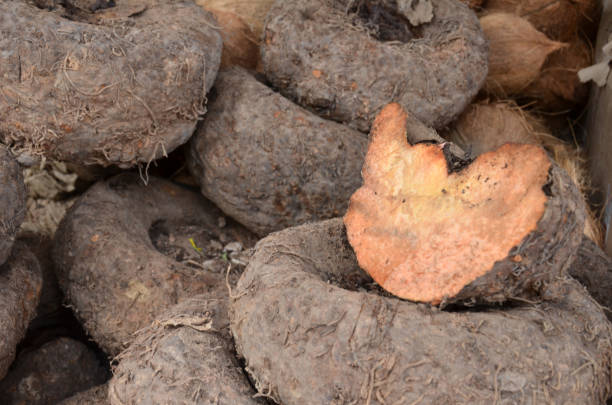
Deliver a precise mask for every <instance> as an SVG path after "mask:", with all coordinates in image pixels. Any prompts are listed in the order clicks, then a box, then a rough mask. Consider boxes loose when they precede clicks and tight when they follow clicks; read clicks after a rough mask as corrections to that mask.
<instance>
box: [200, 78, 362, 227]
mask: <svg viewBox="0 0 612 405" xmlns="http://www.w3.org/2000/svg"><path fill="white" fill-rule="evenodd" d="M215 89H216V90H215V91H216V97H215V98H214V100H212V101H211V102H210V111H209V114H208V115H207V117H206V119H205V120H204V122H203V124H202V126H201V127H200V128H199V129H198V132H197V133H196V135H195V136H194V138H193V139H192V140H191V142H190V150H189V156H188V163H189V166H190V169H191V172H192V174H193V175H194V177H195V178H197V179H198V182H199V183H200V186H201V189H202V193H203V194H204V195H205V196H206V197H207V198H210V199H211V200H212V201H213V202H214V203H215V204H217V205H218V206H219V208H221V209H222V210H223V211H224V212H225V213H226V214H228V215H229V216H231V217H232V218H234V219H236V220H237V221H238V222H240V223H242V224H243V225H245V226H246V227H247V228H249V229H251V230H252V231H254V232H256V233H257V234H260V235H264V234H267V233H270V232H272V231H276V230H280V229H283V228H286V227H288V226H293V225H298V224H302V223H305V222H308V221H316V220H321V219H328V218H333V217H336V216H339V215H342V213H344V211H345V210H346V207H347V206H348V200H349V197H350V195H351V194H352V193H353V192H354V191H355V190H356V189H357V188H358V187H359V185H360V184H361V177H360V170H361V165H362V164H363V158H364V156H365V151H366V148H367V138H366V137H365V136H364V135H363V134H361V133H360V132H358V131H355V130H352V129H350V128H348V127H345V126H342V125H339V124H337V123H335V122H332V121H326V120H323V119H321V118H319V117H317V116H315V115H314V114H312V113H310V112H308V111H306V110H304V109H303V108H301V107H299V106H297V105H295V104H293V103H292V102H291V101H289V100H287V99H286V98H284V97H283V96H281V95H280V94H278V93H275V92H274V91H272V90H271V89H270V88H268V87H267V86H265V85H264V84H262V83H260V82H258V81H257V80H256V79H255V78H254V77H253V76H251V75H250V74H249V73H247V72H246V71H245V70H242V69H239V68H234V69H231V70H229V71H227V72H222V73H220V74H219V78H218V80H217V82H216V83H215Z"/></svg>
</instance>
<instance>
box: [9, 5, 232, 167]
mask: <svg viewBox="0 0 612 405" xmlns="http://www.w3.org/2000/svg"><path fill="white" fill-rule="evenodd" d="M64 3H65V4H66V5H68V4H73V5H74V4H81V3H83V4H81V5H82V6H83V7H85V8H87V7H88V6H87V5H85V3H89V2H88V1H74V0H72V1H66V2H64ZM92 6H93V4H92ZM70 10H72V11H70ZM70 10H68V9H67V10H66V13H64V12H62V11H61V10H59V7H58V10H56V11H53V12H49V11H48V10H46V9H45V10H43V9H39V8H37V7H36V6H34V5H31V4H28V3H27V2H26V1H25V0H15V1H2V2H0V31H2V37H1V38H0V77H1V78H2V91H1V92H0V94H1V95H0V141H1V142H3V143H5V144H9V145H11V146H12V147H13V148H14V149H16V150H19V151H20V152H21V153H23V154H24V155H28V156H31V155H36V156H44V157H46V158H53V159H57V160H62V161H69V162H72V163H78V164H84V165H94V164H99V165H103V166H109V165H118V166H121V167H122V168H127V167H131V166H134V165H136V164H138V163H139V162H145V163H147V162H150V161H152V160H154V159H157V158H159V157H161V156H164V155H165V154H167V153H169V152H171V151H172V150H173V149H175V148H177V147H178V146H179V145H181V144H183V143H185V142H187V140H188V139H189V137H190V136H191V135H192V134H193V131H194V130H195V127H196V124H197V122H198V120H199V119H201V117H202V116H203V114H204V112H205V107H204V104H205V100H206V93H207V91H208V90H209V89H210V88H211V87H212V84H213V82H214V79H215V77H216V75H217V70H218V68H219V63H220V60H221V50H222V41H221V37H220V36H219V33H218V32H217V30H216V29H215V28H214V27H215V20H214V19H213V17H212V15H211V14H210V13H208V12H207V11H205V10H203V9H202V8H201V7H199V6H196V5H195V4H193V2H188V1H181V0H166V1H157V0H155V1H153V0H151V1H146V2H140V1H138V0H122V1H121V2H119V3H118V4H117V6H116V7H111V8H104V9H101V10H98V11H97V12H96V13H91V12H89V11H88V10H83V9H81V8H77V7H76V6H75V7H73V8H72V9H70ZM71 13H72V14H71ZM67 17H69V18H67Z"/></svg>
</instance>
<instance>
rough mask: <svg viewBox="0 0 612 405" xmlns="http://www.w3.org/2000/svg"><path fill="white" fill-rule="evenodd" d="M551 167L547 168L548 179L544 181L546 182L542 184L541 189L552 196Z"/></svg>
mask: <svg viewBox="0 0 612 405" xmlns="http://www.w3.org/2000/svg"><path fill="white" fill-rule="evenodd" d="M551 171H552V168H551V169H549V170H548V179H547V181H546V184H544V185H543V186H542V191H543V192H544V194H546V196H547V197H552V196H553V192H552V185H553V184H552V183H553V180H552V172H551Z"/></svg>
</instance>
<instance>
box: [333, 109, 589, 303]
mask: <svg viewBox="0 0 612 405" xmlns="http://www.w3.org/2000/svg"><path fill="white" fill-rule="evenodd" d="M407 122H410V124H407ZM415 123H417V124H415ZM408 125H410V127H411V128H412V127H415V125H418V121H416V120H415V118H414V117H412V116H411V115H409V114H407V113H406V112H404V111H403V110H402V108H401V107H400V106H399V105H397V104H390V105H388V106H387V107H385V109H383V111H382V112H381V113H380V114H379V116H378V117H377V119H376V121H375V123H374V126H373V130H372V134H371V141H370V145H369V148H368V152H367V155H366V160H365V164H364V167H363V170H362V176H363V186H362V187H361V188H360V189H359V190H357V191H356V192H355V193H354V194H353V196H352V197H351V201H350V205H349V209H348V211H347V213H346V215H345V217H344V222H345V224H346V227H347V233H348V238H349V241H350V243H351V245H352V246H353V248H354V249H355V253H356V254H357V259H358V260H359V263H360V265H361V266H362V267H363V268H364V270H366V271H367V272H368V273H369V274H370V275H371V276H372V278H373V279H374V280H375V281H376V282H377V283H378V284H380V285H381V286H382V287H383V288H384V289H385V290H387V291H389V292H391V293H392V294H395V295H397V296H399V297H401V298H405V299H409V300H413V301H420V302H427V303H431V304H434V305H438V304H450V303H463V304H468V305H469V304H474V303H491V302H497V303H499V302H503V301H506V300H507V299H511V298H515V297H519V298H527V299H531V298H538V299H539V298H542V297H546V295H547V293H548V290H547V288H546V286H547V284H549V283H550V282H552V281H554V280H555V279H556V278H558V277H562V276H564V275H565V274H566V273H565V270H566V269H567V266H568V265H569V263H570V262H571V260H573V258H574V256H575V253H576V250H577V248H578V245H579V244H580V242H581V239H582V230H583V227H584V221H585V216H586V214H585V210H584V202H583V200H582V197H581V195H580V193H579V191H578V190H577V188H576V186H575V185H574V184H573V182H572V181H571V179H570V178H569V176H568V175H567V174H566V173H565V172H564V171H562V170H561V169H559V168H558V167H557V166H556V165H554V164H553V163H552V161H551V160H550V158H549V157H548V155H547V154H546V152H545V151H544V149H542V148H541V147H539V146H536V145H520V144H506V145H503V146H502V147H500V148H499V149H497V150H495V151H492V152H488V153H484V154H482V155H480V156H478V157H477V158H476V159H475V160H474V161H473V162H463V163H464V165H463V166H460V167H456V166H449V161H453V159H454V158H453V157H452V156H449V153H450V152H448V149H449V148H447V146H448V145H447V146H444V145H440V144H426V143H420V144H415V145H409V144H408V142H407V141H406V132H407V126H408ZM409 136H410V135H409ZM447 152H448V153H447Z"/></svg>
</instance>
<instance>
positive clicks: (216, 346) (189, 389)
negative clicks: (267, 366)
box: [109, 290, 265, 405]
mask: <svg viewBox="0 0 612 405" xmlns="http://www.w3.org/2000/svg"><path fill="white" fill-rule="evenodd" d="M227 306H228V297H227V290H224V291H223V292H222V293H220V294H218V295H217V296H216V297H214V296H206V295H201V296H197V297H193V298H190V299H189V300H186V301H184V302H182V303H180V304H178V305H177V306H175V307H173V308H172V309H170V310H169V311H168V312H166V313H165V314H163V315H162V316H160V317H158V318H157V319H156V321H155V322H153V324H151V326H149V327H147V328H145V329H142V330H140V331H139V332H138V333H137V336H136V338H135V339H134V341H133V342H132V344H131V345H130V347H129V348H128V349H127V350H126V351H124V352H123V353H121V355H119V356H118V360H119V365H118V366H117V368H116V369H115V370H114V374H115V375H114V377H113V379H112V380H111V382H110V385H109V397H110V402H111V404H113V405H135V404H167V405H180V404H194V405H196V404H197V405H205V404H206V405H256V404H262V403H265V402H263V401H261V400H258V399H254V398H253V396H254V395H255V394H256V392H255V390H254V389H253V387H251V385H250V384H249V382H248V380H247V377H246V375H245V374H244V371H243V370H242V368H241V366H240V364H239V363H238V358H237V357H236V353H235V351H234V344H233V341H232V337H231V334H230V331H229V319H228V317H227ZM152 348H154V350H151V349H152Z"/></svg>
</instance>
